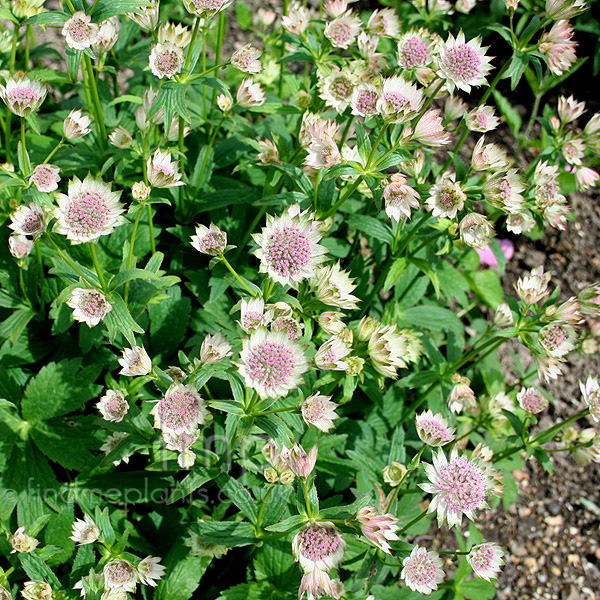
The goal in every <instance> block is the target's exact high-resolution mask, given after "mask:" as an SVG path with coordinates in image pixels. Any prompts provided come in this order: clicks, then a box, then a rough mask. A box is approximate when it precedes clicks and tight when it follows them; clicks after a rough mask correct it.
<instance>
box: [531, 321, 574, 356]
mask: <svg viewBox="0 0 600 600" xmlns="http://www.w3.org/2000/svg"><path fill="white" fill-rule="evenodd" d="M538 340H539V342H540V345H541V346H542V349H543V350H544V351H545V352H546V353H547V354H549V355H550V356H552V357H553V358H561V357H563V356H565V355H566V354H568V353H569V352H571V351H573V350H574V349H575V340H576V334H575V329H574V328H573V327H572V326H571V325H566V324H562V323H552V324H550V325H546V326H545V327H542V329H540V333H539V336H538Z"/></svg>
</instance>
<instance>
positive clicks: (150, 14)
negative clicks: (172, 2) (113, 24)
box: [127, 0, 160, 31]
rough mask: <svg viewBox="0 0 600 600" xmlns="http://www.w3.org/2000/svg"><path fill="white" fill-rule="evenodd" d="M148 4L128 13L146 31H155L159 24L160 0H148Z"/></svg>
mask: <svg viewBox="0 0 600 600" xmlns="http://www.w3.org/2000/svg"><path fill="white" fill-rule="evenodd" d="M148 1H149V3H150V4H149V5H148V6H140V7H138V9H137V10H136V11H135V12H129V13H127V16H128V17H129V18H130V19H131V20H132V21H134V22H135V23H137V24H138V25H139V26H140V27H141V28H142V29H144V30H145V31H154V30H155V29H156V26H157V25H158V17H159V12H160V2H159V0H148Z"/></svg>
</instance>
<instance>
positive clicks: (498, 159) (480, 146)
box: [471, 136, 509, 171]
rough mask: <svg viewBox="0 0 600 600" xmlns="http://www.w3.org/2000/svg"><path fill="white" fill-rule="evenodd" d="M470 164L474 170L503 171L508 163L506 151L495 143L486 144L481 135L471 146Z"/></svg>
mask: <svg viewBox="0 0 600 600" xmlns="http://www.w3.org/2000/svg"><path fill="white" fill-rule="evenodd" d="M471 165H472V167H473V169H474V170H475V171H488V170H490V171H503V170H505V169H506V168H507V167H508V165H509V160H508V156H507V154H506V151H505V150H503V149H502V148H501V147H500V146H498V145H497V144H486V143H485V136H481V137H480V138H479V140H478V141H477V143H476V144H475V147H474V148H473V156H472V158H471Z"/></svg>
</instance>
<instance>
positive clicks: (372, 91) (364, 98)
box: [351, 83, 379, 117]
mask: <svg viewBox="0 0 600 600" xmlns="http://www.w3.org/2000/svg"><path fill="white" fill-rule="evenodd" d="M378 102H379V90H378V89H377V88H376V87H375V86H374V85H372V84H370V83H359V84H358V85H357V86H356V87H355V88H354V92H353V94H352V100H351V105H352V114H353V115H356V116H358V117H372V116H373V115H376V114H377V113H378V109H377V104H378Z"/></svg>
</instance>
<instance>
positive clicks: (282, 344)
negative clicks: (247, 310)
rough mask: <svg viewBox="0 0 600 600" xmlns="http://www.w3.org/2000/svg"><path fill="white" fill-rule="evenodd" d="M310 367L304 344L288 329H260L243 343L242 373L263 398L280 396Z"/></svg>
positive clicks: (249, 384)
mask: <svg viewBox="0 0 600 600" xmlns="http://www.w3.org/2000/svg"><path fill="white" fill-rule="evenodd" d="M307 369H308V364H307V361H306V357H305V356H304V352H303V350H302V348H301V346H300V345H299V344H298V343H297V342H296V341H294V340H290V339H288V336H287V335H286V334H285V333H269V332H267V331H266V330H265V329H263V328H259V329H257V330H256V331H255V332H254V333H253V334H252V335H251V336H250V338H248V339H246V340H244V343H243V346H242V354H241V363H240V365H239V370H240V373H241V374H242V377H243V378H244V381H245V383H246V385H247V386H248V387H250V388H252V389H254V390H256V391H257V392H258V394H259V396H260V397H261V398H279V397H283V396H286V395H287V394H288V392H289V391H290V390H293V389H296V388H297V387H298V385H299V384H300V382H301V380H302V374H303V373H304V372H305V371H306V370H307Z"/></svg>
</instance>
